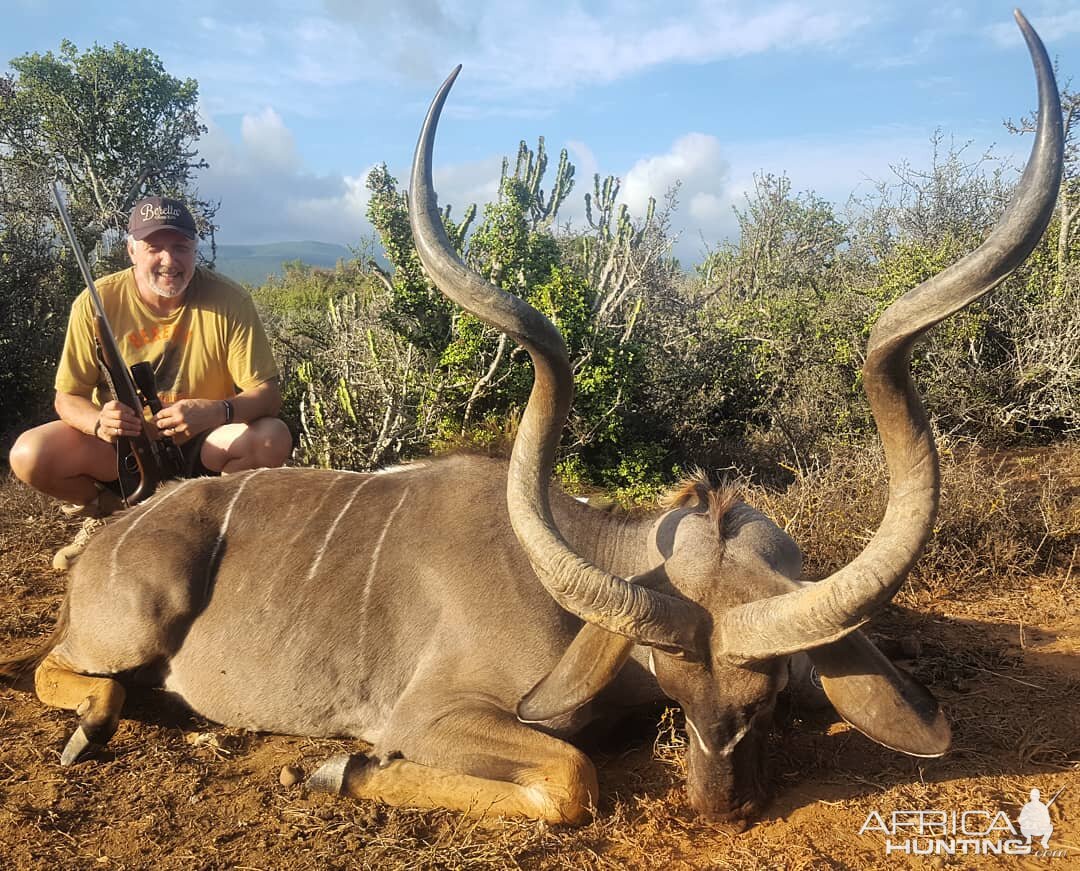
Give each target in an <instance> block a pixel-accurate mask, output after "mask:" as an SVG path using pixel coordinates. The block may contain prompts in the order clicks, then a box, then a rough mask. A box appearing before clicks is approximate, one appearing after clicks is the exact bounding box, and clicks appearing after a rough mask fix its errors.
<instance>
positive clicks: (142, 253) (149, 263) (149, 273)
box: [128, 230, 196, 299]
mask: <svg viewBox="0 0 1080 871" xmlns="http://www.w3.org/2000/svg"><path fill="white" fill-rule="evenodd" d="M195 249H196V242H195V240H194V239H189V238H188V237H187V236H185V235H184V234H183V233H178V232H177V231H176V230H158V231H157V232H156V233H151V234H150V235H149V236H147V237H146V238H145V239H142V240H141V241H136V240H135V239H128V254H129V255H130V257H131V263H132V265H133V266H134V267H135V278H136V280H137V281H138V283H139V287H140V289H143V290H145V289H149V290H151V291H152V292H153V293H155V294H157V296H159V297H162V298H164V299H174V298H176V297H178V296H180V295H181V294H182V293H183V292H184V291H185V290H186V289H187V286H188V283H189V282H190V281H191V277H192V276H193V275H194V274H195Z"/></svg>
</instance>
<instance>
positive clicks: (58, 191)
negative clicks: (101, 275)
mask: <svg viewBox="0 0 1080 871" xmlns="http://www.w3.org/2000/svg"><path fill="white" fill-rule="evenodd" d="M51 188H52V195H53V202H55V203H56V209H57V211H58V212H59V213H60V223H61V224H63V225H64V232H65V233H66V234H67V237H68V242H70V243H71V252H72V253H73V254H74V255H75V262H76V263H78V264H79V271H80V272H81V273H82V277H83V281H85V282H86V286H87V288H89V290H90V300H91V301H92V302H93V304H94V313H95V314H97V316H98V317H99V318H104V317H105V306H104V305H103V304H102V302H101V296H100V295H99V294H98V291H97V287H96V286H95V285H94V276H93V275H92V274H91V272H90V264H89V263H87V262H86V255H85V254H84V253H83V250H82V246H81V245H80V244H79V240H78V239H77V238H76V236H75V227H74V226H73V225H72V223H71V216H70V215H68V210H67V206H66V205H65V204H64V196H63V190H62V188H61V187H60V182H57V181H54V182H53V183H52V185H51Z"/></svg>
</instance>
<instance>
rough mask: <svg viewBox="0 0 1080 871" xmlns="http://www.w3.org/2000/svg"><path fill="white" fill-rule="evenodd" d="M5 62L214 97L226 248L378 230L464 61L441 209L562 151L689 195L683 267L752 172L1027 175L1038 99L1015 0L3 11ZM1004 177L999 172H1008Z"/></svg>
mask: <svg viewBox="0 0 1080 871" xmlns="http://www.w3.org/2000/svg"><path fill="white" fill-rule="evenodd" d="M4 5H5V7H6V9H5V12H4V15H3V19H4V26H3V28H2V29H0V62H6V61H8V60H10V59H11V58H14V57H17V56H19V55H22V54H26V53H29V52H45V51H50V50H52V51H55V50H57V49H58V48H59V45H60V42H61V40H62V39H69V40H71V41H72V42H74V43H75V44H76V45H77V46H78V47H79V48H80V49H86V48H89V47H91V46H92V45H93V44H94V43H98V44H100V45H106V46H107V45H112V44H113V43H114V42H122V43H124V44H125V45H127V46H129V47H131V48H149V49H150V50H151V51H153V52H155V53H156V54H157V55H158V56H159V57H160V58H161V60H162V62H163V64H164V66H165V69H166V70H167V71H168V72H169V73H170V74H171V75H173V76H175V77H177V78H181V79H185V78H194V79H196V80H197V81H198V83H199V98H200V111H201V113H202V116H203V120H204V123H205V124H206V126H207V128H208V131H207V133H206V134H204V136H203V137H202V138H201V139H200V140H199V143H198V147H199V150H200V154H201V156H202V157H203V158H205V159H206V160H207V161H209V163H210V167H209V169H207V170H204V171H203V172H202V173H201V175H200V176H199V178H198V188H199V192H200V194H201V196H203V197H204V198H209V199H212V200H220V202H221V207H220V210H219V212H218V222H219V224H220V225H221V229H220V232H219V234H218V242H220V243H244V244H252V243H261V242H280V241H299V240H316V241H322V242H336V243H341V244H346V245H352V246H357V245H362V244H363V243H364V240H365V239H370V238H371V237H372V236H373V231H372V228H371V225H370V223H369V222H368V221H367V219H366V217H365V214H364V213H365V208H366V204H367V190H366V188H365V185H364V180H365V178H366V176H367V173H368V172H369V171H370V170H371V168H372V167H374V166H376V165H378V164H380V163H386V164H387V166H388V167H389V169H390V172H391V173H392V174H393V175H394V176H395V177H396V178H397V179H399V180H401V181H402V183H403V185H402V186H404V182H405V180H406V179H407V177H408V169H409V164H410V162H411V159H412V152H413V149H414V147H415V144H416V136H417V133H418V132H419V129H420V124H421V122H422V120H423V117H424V114H425V112H426V109H427V105H428V103H429V102H430V100H431V98H432V96H433V95H434V93H435V91H436V90H437V88H438V86H439V85H440V84H441V82H442V80H443V79H444V78H445V77H446V75H447V74H448V73H449V72H450V71H451V70H452V69H453V67H454V66H455V65H456V64H459V63H460V64H462V65H463V70H462V73H461V75H460V77H459V78H458V81H457V84H456V85H455V87H454V90H453V92H452V93H451V95H450V97H449V100H448V102H447V106H446V109H445V110H444V112H443V116H442V121H441V123H440V127H439V134H438V138H437V140H436V148H435V187H436V190H437V191H438V194H439V199H440V203H442V204H452V205H453V207H454V214H456V215H460V214H461V212H462V211H463V210H464V208H465V206H466V205H468V204H469V203H477V204H479V205H481V206H482V205H483V204H484V203H486V202H489V201H490V200H492V199H494V197H495V194H496V191H497V187H498V182H499V173H500V166H501V163H502V158H503V156H504V155H509V156H513V155H516V153H517V147H518V142H519V141H520V140H522V139H524V140H525V141H526V142H528V143H529V144H530V146H535V144H536V142H537V138H538V137H539V136H543V137H544V138H545V141H546V145H547V150H548V153H549V157H550V163H551V170H549V173H551V172H553V170H554V165H555V163H556V162H557V159H558V153H559V151H560V150H561V149H563V148H565V149H567V151H568V153H569V155H570V160H571V162H573V163H574V165H575V167H576V176H575V178H576V184H575V188H574V191H573V192H572V193H571V195H570V198H569V199H568V201H567V203H566V204H565V205H564V206H563V209H562V211H561V212H560V216H561V217H563V218H564V219H568V220H572V221H578V222H580V221H582V220H583V216H584V194H585V193H586V192H588V191H591V190H592V184H593V183H592V179H593V175H594V173H600V174H601V175H602V176H604V175H614V176H617V177H618V178H619V179H620V180H621V183H622V185H621V195H620V199H622V200H623V201H625V202H626V203H627V205H628V206H629V208H630V211H631V214H632V215H635V216H639V217H640V216H643V215H644V213H645V208H646V203H647V200H648V197H649V196H654V197H656V198H657V199H659V200H662V198H663V197H664V194H665V192H666V191H667V190H669V189H670V188H671V186H672V185H673V184H674V183H676V182H679V183H680V187H679V192H678V207H677V210H676V211H675V212H674V214H673V216H672V224H671V226H672V230H673V232H674V233H675V234H676V236H677V238H676V241H675V245H674V248H673V252H674V253H675V254H676V256H678V257H679V258H680V260H681V261H682V262H683V263H684V265H690V264H692V263H694V262H697V261H700V260H701V259H702V257H703V256H704V254H705V253H706V252H707V251H708V250H710V249H712V248H715V247H716V246H717V245H718V244H720V243H721V242H722V241H724V240H731V239H733V238H735V237H736V235H737V227H738V225H737V220H736V217H735V214H734V211H733V208H734V207H739V206H742V205H744V204H745V201H746V200H745V196H746V193H747V192H748V191H750V190H752V188H753V183H754V177H755V174H759V173H773V174H775V175H780V174H785V175H787V176H788V178H789V179H790V180H791V185H792V189H793V190H794V191H812V192H813V193H815V194H816V195H817V196H820V197H824V198H825V199H828V200H830V201H832V202H834V203H836V204H838V206H843V205H844V204H845V203H847V202H848V201H849V198H851V197H853V196H854V197H866V196H870V195H872V194H873V192H874V190H875V189H876V186H877V184H878V183H880V182H886V183H888V182H890V181H894V180H895V175H894V172H893V167H895V166H897V165H900V164H903V163H907V164H909V165H911V166H913V167H916V168H918V167H925V166H927V165H928V164H929V162H930V159H931V154H932V148H931V137H932V135H933V134H934V132H935V131H936V130H940V131H941V133H942V134H943V135H944V137H945V142H946V143H950V142H952V143H955V144H956V145H958V146H965V147H966V151H965V152H964V153H965V155H967V156H969V157H970V158H971V159H972V160H976V159H978V158H979V157H980V156H982V155H983V154H984V153H985V152H987V151H988V150H989V151H990V153H991V154H992V155H993V156H994V157H995V159H997V160H1000V161H1003V162H1004V163H1005V164H1006V165H1007V166H1010V167H1013V168H1019V167H1021V166H1022V165H1023V162H1024V160H1025V159H1026V154H1027V151H1028V149H1029V148H1030V137H1020V136H1016V135H1013V134H1011V133H1009V132H1008V131H1007V130H1006V129H1005V127H1004V124H1003V122H1004V121H1005V119H1009V118H1012V119H1019V118H1021V117H1022V116H1024V115H1025V114H1027V113H1029V112H1030V111H1032V110H1033V109H1034V107H1035V105H1036V98H1035V84H1034V78H1033V74H1032V70H1031V64H1030V61H1029V60H1028V56H1027V52H1026V49H1025V47H1024V44H1023V41H1022V39H1021V37H1020V35H1019V31H1018V29H1017V27H1016V25H1015V23H1014V22H1013V17H1012V4H1010V3H1004V2H998V0H956V2H952V0H936V2H923V0H864V2H856V0H756V2H751V0H711V2H710V0H666V2H656V0H590V2H585V0H545V2H542V3H540V2H525V0H471V2H470V0H391V2H388V0H377V2H371V0H257V2H249V0H239V2H228V3H223V2H214V3H210V2H205V0H186V2H185V3H183V4H175V5H162V6H161V7H154V6H145V5H140V4H117V3H100V2H93V0H4ZM1023 11H1024V13H1025V14H1026V15H1027V16H1028V18H1029V20H1030V21H1031V22H1032V24H1033V25H1034V26H1035V28H1036V29H1037V30H1038V31H1039V33H1040V35H1041V36H1042V38H1043V40H1044V41H1045V43H1046V45H1047V49H1048V51H1049V53H1050V56H1051V58H1052V59H1055V60H1056V61H1057V62H1058V65H1059V82H1062V83H1063V82H1066V81H1068V80H1069V79H1070V78H1071V77H1072V76H1073V75H1075V74H1076V72H1077V71H1078V68H1080V0H1071V2H1066V0H1028V2H1027V5H1026V6H1025V7H1024V8H1023ZM989 165H990V164H988V166H989Z"/></svg>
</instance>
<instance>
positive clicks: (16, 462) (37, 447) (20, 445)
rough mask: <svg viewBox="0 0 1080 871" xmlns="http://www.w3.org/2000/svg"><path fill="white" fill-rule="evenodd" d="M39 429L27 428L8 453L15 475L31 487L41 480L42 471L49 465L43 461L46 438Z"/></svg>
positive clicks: (9, 462) (9, 463)
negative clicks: (44, 438)
mask: <svg viewBox="0 0 1080 871" xmlns="http://www.w3.org/2000/svg"><path fill="white" fill-rule="evenodd" d="M39 429H40V427H37V428H35V429H31V430H27V431H26V432H24V433H23V434H22V435H20V436H19V437H18V438H17V439H16V440H15V444H14V445H12V446H11V451H10V453H9V454H8V465H9V466H11V471H12V472H14V473H15V477H16V478H18V479H19V480H20V481H22V482H23V483H24V484H29V485H30V486H31V487H33V486H35V484H36V483H37V482H38V481H39V480H40V478H41V473H42V472H43V471H45V467H46V466H47V465H48V464H47V463H45V462H44V461H43V454H44V444H43V441H44V440H43V438H42V435H41V433H40V432H39V431H38V430H39Z"/></svg>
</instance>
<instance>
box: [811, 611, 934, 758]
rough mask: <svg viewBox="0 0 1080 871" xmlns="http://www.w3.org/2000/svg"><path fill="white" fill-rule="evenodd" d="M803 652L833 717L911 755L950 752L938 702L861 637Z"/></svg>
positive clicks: (881, 742) (853, 634)
mask: <svg viewBox="0 0 1080 871" xmlns="http://www.w3.org/2000/svg"><path fill="white" fill-rule="evenodd" d="M807 653H808V654H809V656H810V660H811V661H812V662H813V663H814V667H815V668H816V669H817V671H818V674H819V675H820V676H821V686H822V688H823V689H824V690H825V695H827V696H828V697H829V701H830V702H832V703H833V707H835V708H836V711H837V713H838V714H840V716H841V717H843V718H844V720H846V721H847V722H848V723H850V724H851V725H852V726H854V727H855V728H856V729H858V730H859V731H860V732H862V733H863V734H864V735H866V737H867V738H870V739H872V740H874V741H876V742H877V743H878V744H882V745H884V746H885V747H888V748H890V749H891V750H899V751H900V752H901V753H907V754H909V755H911V756H941V755H942V754H943V753H944V752H945V751H946V750H948V749H949V742H950V740H951V738H952V732H951V730H950V729H949V724H948V722H946V720H945V715H944V714H943V713H942V712H941V707H940V706H939V705H938V703H937V699H935V698H934V697H933V696H932V695H931V694H930V691H929V690H928V689H927V688H926V687H924V686H923V685H922V684H921V683H919V682H918V681H917V680H915V678H913V677H912V676H911V675H909V674H907V673H906V672H904V671H901V670H900V669H898V668H897V667H896V666H895V665H893V664H892V663H891V662H890V661H889V660H888V659H887V658H886V657H885V656H884V655H883V654H882V653H881V651H880V650H878V649H877V648H876V647H875V646H874V644H873V642H871V641H870V639H868V638H867V637H866V636H865V635H863V634H862V633H861V632H858V631H856V632H852V633H851V634H850V635H848V636H846V637H845V638H843V639H841V640H840V641H834V642H833V643H831V644H826V645H824V646H822V647H818V648H815V649H813V650H808V651H807Z"/></svg>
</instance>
